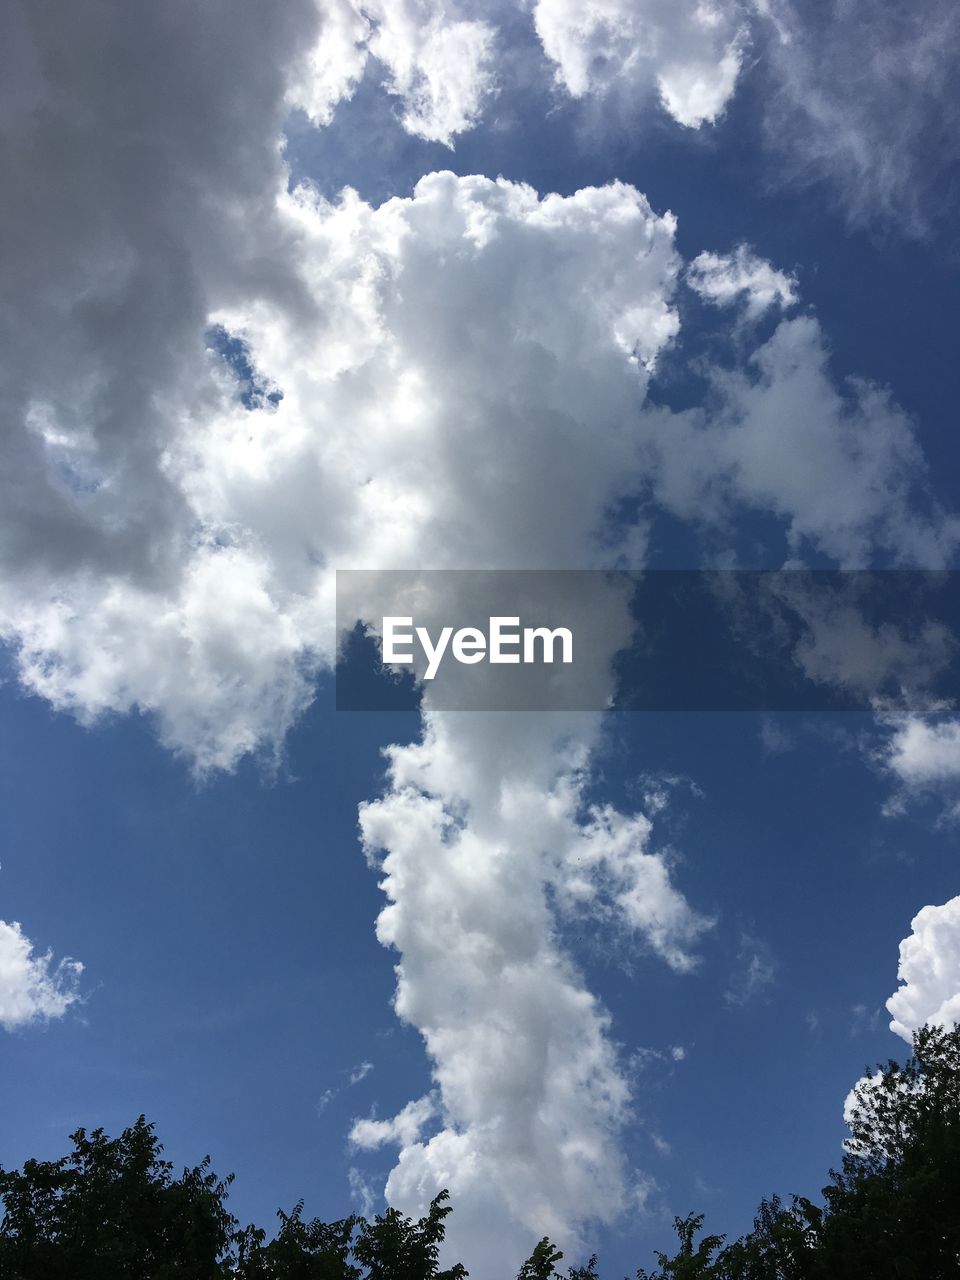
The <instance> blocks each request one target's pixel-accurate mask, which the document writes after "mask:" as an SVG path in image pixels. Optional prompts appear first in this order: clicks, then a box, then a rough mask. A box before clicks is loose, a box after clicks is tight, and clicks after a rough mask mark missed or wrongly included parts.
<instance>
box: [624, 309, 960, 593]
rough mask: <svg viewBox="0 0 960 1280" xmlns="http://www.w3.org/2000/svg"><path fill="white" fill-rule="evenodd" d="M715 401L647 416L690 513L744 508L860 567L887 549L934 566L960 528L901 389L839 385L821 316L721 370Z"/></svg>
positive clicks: (657, 482) (901, 558)
mask: <svg viewBox="0 0 960 1280" xmlns="http://www.w3.org/2000/svg"><path fill="white" fill-rule="evenodd" d="M708 377H709V378H710V380H711V382H712V386H711V395H710V397H709V398H708V399H707V404H708V405H709V408H708V409H695V410H691V411H687V412H683V413H668V412H666V411H662V412H661V413H660V414H659V415H658V414H656V413H651V414H648V415H647V416H646V419H645V431H646V434H647V439H648V442H649V449H650V459H649V462H650V467H651V471H652V474H653V484H654V492H655V495H656V497H657V499H658V500H659V501H660V502H661V503H662V504H663V505H664V506H665V507H667V508H668V509H669V510H671V511H673V512H674V513H675V514H677V515H678V516H680V517H682V518H683V519H686V520H693V521H702V522H707V523H709V522H717V523H722V522H723V521H724V520H725V519H727V518H729V516H730V514H731V513H732V512H733V511H734V510H735V509H736V508H737V507H740V508H741V509H742V507H743V506H744V505H745V506H747V507H749V508H753V509H755V510H761V511H765V512H768V513H770V514H772V515H774V516H777V517H779V518H780V519H781V520H782V521H783V522H784V525H785V528H786V533H787V539H788V545H789V547H790V549H791V551H793V552H794V553H796V554H800V553H802V552H803V550H804V548H805V547H807V546H809V547H811V548H813V549H815V550H816V551H818V552H820V553H822V554H825V555H827V556H829V557H831V559H833V560H835V561H837V562H839V563H840V565H841V566H843V567H845V568H856V567H864V566H867V565H872V564H875V563H876V557H877V556H883V555H886V556H887V557H890V558H893V560H894V563H897V564H901V565H915V566H921V567H925V568H935V567H940V566H943V565H944V564H945V563H947V561H948V559H949V557H950V554H951V553H952V551H953V550H954V548H955V547H956V545H957V542H958V536H960V523H958V521H957V519H956V517H955V516H947V515H945V514H944V513H943V512H942V511H941V510H940V509H939V508H938V507H937V505H936V503H935V502H934V501H933V500H932V499H931V497H930V493H929V477H928V475H927V470H926V465H925V463H924V459H923V455H922V452H921V449H920V446H919V444H918V443H917V439H916V435H915V433H914V429H913V424H912V423H911V422H910V420H909V418H908V417H907V415H906V414H905V413H904V412H903V410H902V409H901V408H900V407H899V406H898V405H897V404H896V402H895V401H894V399H893V397H892V396H891V394H890V392H889V391H888V390H886V389H884V388H882V387H878V386H876V385H875V384H872V383H868V382H865V381H862V380H858V379H851V380H850V381H849V383H848V385H847V387H845V388H843V389H840V388H838V387H837V386H836V385H835V383H834V382H833V380H832V379H831V377H830V375H829V372H828V369H827V349H826V345H825V342H824V337H823V333H822V331H821V329H820V326H819V324H818V323H817V321H816V320H815V319H814V318H812V317H809V316H804V317H800V318H797V319H785V320H781V321H780V323H779V324H778V326H777V328H776V330H775V331H774V333H773V335H772V337H770V339H769V340H768V341H767V342H765V343H764V344H763V345H762V346H760V347H759V348H758V349H757V350H756V351H754V352H753V353H752V354H751V355H750V356H749V358H748V360H747V362H746V368H744V369H739V368H735V369H733V370H719V369H716V370H714V371H712V372H710V373H708Z"/></svg>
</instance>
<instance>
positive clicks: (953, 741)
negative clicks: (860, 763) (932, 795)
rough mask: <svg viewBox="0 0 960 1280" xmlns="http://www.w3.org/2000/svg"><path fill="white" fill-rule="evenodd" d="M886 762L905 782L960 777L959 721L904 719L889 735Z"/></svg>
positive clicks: (918, 783)
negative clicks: (890, 735)
mask: <svg viewBox="0 0 960 1280" xmlns="http://www.w3.org/2000/svg"><path fill="white" fill-rule="evenodd" d="M886 763H887V765H888V767H889V768H890V769H892V770H893V772H894V773H895V774H896V775H897V777H898V778H899V779H900V781H901V782H904V783H906V784H907V786H911V787H923V786H927V785H931V784H936V783H942V782H956V781H957V780H958V779H960V721H957V720H954V719H952V718H948V719H945V720H939V721H928V720H921V719H917V718H913V717H911V718H909V719H907V720H904V721H903V722H901V724H900V725H899V727H898V728H897V729H896V730H895V731H894V733H893V735H892V737H891V740H890V744H889V748H888V750H887V755H886Z"/></svg>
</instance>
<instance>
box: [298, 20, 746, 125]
mask: <svg viewBox="0 0 960 1280" xmlns="http://www.w3.org/2000/svg"><path fill="white" fill-rule="evenodd" d="M320 12H321V16H322V25H321V29H320V34H319V38H318V40H317V43H316V45H315V46H314V48H313V49H312V51H311V52H310V54H309V56H308V57H306V58H305V59H303V60H302V61H301V63H300V64H299V67H298V70H297V73H296V75H295V77H294V79H293V81H292V83H291V87H290V93H289V101H290V102H291V104H293V105H295V106H299V107H302V108H303V109H304V110H305V111H306V112H307V114H308V115H309V116H310V117H311V119H313V120H314V121H315V122H316V123H318V124H327V123H329V122H330V120H331V119H332V118H333V114H334V111H335V109H336V106H337V104H338V103H339V102H341V101H343V100H345V99H348V98H350V97H352V96H353V94H354V93H355V92H356V90H357V88H358V86H359V85H360V83H361V81H362V80H363V78H364V77H365V76H366V75H376V76H378V77H379V83H380V85H381V86H382V88H383V89H384V90H385V91H386V92H387V93H388V94H390V95H392V96H393V97H394V98H396V99H397V101H398V104H399V115H400V120H401V123H402V125H403V127H404V128H405V129H406V130H407V131H408V132H410V133H413V134H415V135H417V136H419V137H421V138H425V139H427V140H429V141H434V142H442V143H445V144H446V145H447V146H453V145H454V142H455V139H456V137H457V135H458V134H461V133H464V132H466V131H467V130H469V129H471V128H473V127H474V126H475V125H476V124H478V123H479V121H480V120H481V118H482V116H483V114H484V112H485V110H486V109H487V108H488V107H489V106H490V104H491V103H492V102H493V100H494V99H495V98H496V96H497V94H498V92H499V91H500V90H501V89H502V90H504V91H507V92H509V91H510V90H511V89H516V88H517V87H518V85H517V84H515V83H512V82H511V77H512V76H516V74H517V66H522V68H523V70H524V73H525V74H527V75H529V74H530V73H531V72H533V73H534V74H535V75H536V74H537V73H538V72H539V74H540V76H541V77H542V78H543V79H544V80H545V81H547V80H552V82H553V84H554V85H555V86H556V88H557V89H558V90H559V91H560V92H561V93H563V94H564V95H569V96H570V97H572V98H575V99H580V98H585V97H588V96H589V97H597V98H600V99H603V98H604V97H606V96H608V95H611V94H617V95H619V96H620V97H622V98H625V99H626V100H627V101H628V103H629V104H630V106H631V108H641V109H643V108H646V107H647V106H648V103H656V102H657V101H659V103H660V105H661V107H662V108H663V109H664V110H665V111H666V112H667V113H669V115H670V116H672V117H673V119H674V120H675V121H676V122H677V123H678V124H680V125H683V126H686V127H688V128H697V127H699V126H700V125H702V124H704V123H708V122H712V121H715V120H717V119H718V117H719V116H720V115H721V113H722V112H723V109H724V107H725V106H726V104H727V102H728V101H729V99H730V97H731V96H732V94H733V91H734V88H735V86H736V82H737V77H738V74H739V72H740V68H741V63H742V61H743V55H744V50H745V47H746V44H747V21H746V10H745V8H744V7H743V6H741V5H740V4H738V3H736V0H673V2H672V0H640V2H639V3H629V2H628V0H603V2H602V3H599V4H591V5H587V6H584V5H580V4H576V3H572V2H571V0H536V3H534V4H533V5H532V7H531V6H527V5H526V4H522V3H515V2H511V0H458V2H457V3H440V2H439V0H322V3H321V4H320ZM524 27H529V28H530V29H529V31H526V32H524V36H525V37H526V38H528V40H529V42H531V43H536V45H537V47H538V49H539V60H538V59H537V58H535V57H533V58H526V59H523V60H522V62H521V63H519V64H517V65H514V63H513V62H512V61H511V60H510V59H507V58H504V57H503V56H502V55H503V52H504V49H503V45H504V40H505V38H506V37H505V33H506V32H508V31H509V32H510V33H511V36H512V37H513V38H514V39H516V38H517V36H518V34H519V33H521V31H522V30H523V28H524ZM505 77H506V80H505Z"/></svg>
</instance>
